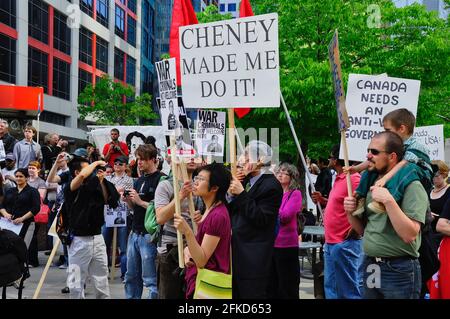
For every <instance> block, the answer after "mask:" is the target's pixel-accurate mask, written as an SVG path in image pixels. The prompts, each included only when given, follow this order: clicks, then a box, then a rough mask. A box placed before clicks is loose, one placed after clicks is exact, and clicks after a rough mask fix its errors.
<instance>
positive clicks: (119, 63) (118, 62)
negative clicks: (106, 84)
mask: <svg viewBox="0 0 450 319" xmlns="http://www.w3.org/2000/svg"><path fill="white" fill-rule="evenodd" d="M124 57H125V53H123V52H122V51H120V50H119V49H114V77H115V78H116V79H118V80H121V81H123V80H124V79H123V78H124Z"/></svg>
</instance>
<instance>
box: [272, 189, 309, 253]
mask: <svg viewBox="0 0 450 319" xmlns="http://www.w3.org/2000/svg"><path fill="white" fill-rule="evenodd" d="M291 193H292V195H291ZM301 210H302V193H301V192H300V191H299V190H293V191H289V192H286V193H284V194H283V200H282V201H281V206H280V210H279V212H278V214H279V218H280V230H279V231H278V235H277V238H276V239H275V245H274V246H275V247H276V248H289V247H298V233H297V214H300V213H301Z"/></svg>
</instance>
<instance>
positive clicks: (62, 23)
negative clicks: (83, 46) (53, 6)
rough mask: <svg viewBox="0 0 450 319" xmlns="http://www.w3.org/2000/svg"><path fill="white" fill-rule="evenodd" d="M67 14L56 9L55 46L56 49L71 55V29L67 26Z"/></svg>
mask: <svg viewBox="0 0 450 319" xmlns="http://www.w3.org/2000/svg"><path fill="white" fill-rule="evenodd" d="M66 21H67V16H65V15H64V14H62V13H59V12H58V11H56V10H55V18H54V24H55V26H54V34H55V39H54V43H53V46H54V48H55V49H57V50H59V51H61V52H63V53H65V54H68V55H70V29H69V28H68V27H67V23H66Z"/></svg>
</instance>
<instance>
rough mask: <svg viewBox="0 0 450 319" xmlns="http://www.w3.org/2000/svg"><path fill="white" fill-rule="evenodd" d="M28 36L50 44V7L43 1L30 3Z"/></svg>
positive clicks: (31, 0)
mask: <svg viewBox="0 0 450 319" xmlns="http://www.w3.org/2000/svg"><path fill="white" fill-rule="evenodd" d="M28 35H29V36H30V37H32V38H34V39H36V40H39V41H41V42H43V43H45V44H48V5H47V4H45V3H44V2H43V1H41V0H30V1H29V3H28Z"/></svg>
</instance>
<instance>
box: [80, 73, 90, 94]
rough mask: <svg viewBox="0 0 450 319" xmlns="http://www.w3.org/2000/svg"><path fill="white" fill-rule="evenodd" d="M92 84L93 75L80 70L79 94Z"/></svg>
mask: <svg viewBox="0 0 450 319" xmlns="http://www.w3.org/2000/svg"><path fill="white" fill-rule="evenodd" d="M91 83H92V74H91V73H89V72H86V71H85V70H82V69H79V70H78V94H80V93H81V92H83V90H84V88H85V87H86V86H87V85H88V84H91Z"/></svg>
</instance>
